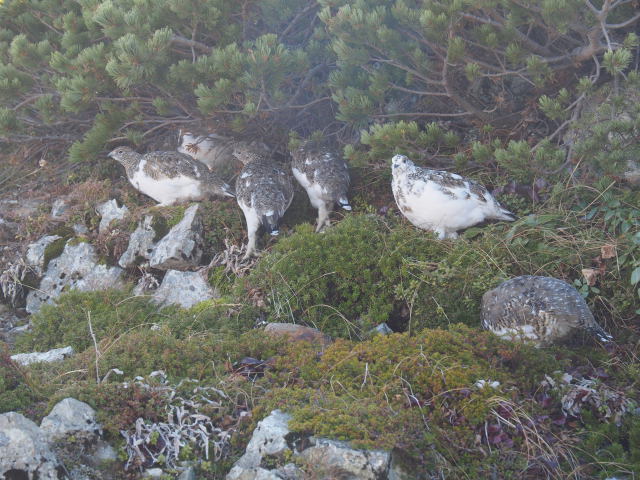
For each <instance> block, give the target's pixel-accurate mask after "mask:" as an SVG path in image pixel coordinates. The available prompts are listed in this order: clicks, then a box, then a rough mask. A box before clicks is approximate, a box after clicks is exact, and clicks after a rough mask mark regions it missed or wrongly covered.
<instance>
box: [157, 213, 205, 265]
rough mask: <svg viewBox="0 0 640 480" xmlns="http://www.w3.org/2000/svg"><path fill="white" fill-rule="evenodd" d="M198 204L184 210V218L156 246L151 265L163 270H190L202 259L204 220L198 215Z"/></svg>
mask: <svg viewBox="0 0 640 480" xmlns="http://www.w3.org/2000/svg"><path fill="white" fill-rule="evenodd" d="M197 213H198V205H192V206H191V207H189V208H187V210H186V211H185V212H184V217H182V220H180V222H179V223H178V224H177V225H176V226H174V227H173V228H172V229H171V230H170V231H169V233H167V234H166V235H165V236H164V237H163V238H162V239H161V240H160V241H159V242H158V244H157V245H156V246H155V248H154V249H153V251H152V252H151V257H150V258H149V265H150V266H151V267H153V268H159V269H161V270H170V269H173V270H188V269H190V268H193V267H197V266H198V265H199V262H200V260H201V259H202V253H203V249H202V244H203V239H202V231H203V227H202V221H201V220H200V218H199V217H198V215H197Z"/></svg>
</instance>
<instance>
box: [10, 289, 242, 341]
mask: <svg viewBox="0 0 640 480" xmlns="http://www.w3.org/2000/svg"><path fill="white" fill-rule="evenodd" d="M228 309H229V307H228V306H227V304H226V303H225V300H216V301H212V302H204V303H203V304H201V305H196V306H195V307H193V308H191V309H188V310H185V309H182V308H179V307H177V306H170V307H166V308H161V307H159V306H158V305H157V304H155V303H154V302H153V301H151V300H150V299H149V298H148V297H136V296H132V295H131V294H130V293H129V292H128V291H120V290H105V291H96V292H78V291H71V292H69V293H65V294H64V295H61V296H60V297H58V298H57V299H56V300H55V303H54V304H53V305H43V307H42V309H40V311H39V312H38V313H37V314H35V315H34V316H33V317H32V319H31V323H32V326H33V328H32V330H31V331H30V332H28V333H26V334H25V335H22V336H21V337H19V338H18V342H17V348H18V349H19V350H20V351H32V350H34V349H37V350H41V351H44V350H48V349H51V348H56V347H62V346H67V345H71V346H72V347H73V348H74V349H75V350H76V351H82V350H84V349H86V348H88V347H90V346H92V345H93V340H92V338H91V335H90V332H89V320H91V326H92V329H93V332H94V334H95V335H96V338H97V340H98V341H104V340H105V339H113V338H115V337H117V336H119V335H121V334H123V333H126V332H129V331H132V330H136V329H139V330H141V331H147V330H148V329H149V328H150V327H151V326H152V325H153V324H159V325H167V326H168V328H169V329H170V330H171V332H173V334H175V335H176V337H178V338H181V337H186V336H188V335H192V334H195V333H199V332H207V331H215V332H217V333H223V334H227V333H228V334H238V333H240V332H243V331H246V330H248V329H249V328H250V327H251V326H252V325H253V319H252V318H249V317H241V316H239V315H238V314H233V313H230V312H229V311H228Z"/></svg>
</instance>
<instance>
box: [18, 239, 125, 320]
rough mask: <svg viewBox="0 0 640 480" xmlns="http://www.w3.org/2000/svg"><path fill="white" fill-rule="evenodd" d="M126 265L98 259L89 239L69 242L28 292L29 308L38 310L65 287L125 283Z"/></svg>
mask: <svg viewBox="0 0 640 480" xmlns="http://www.w3.org/2000/svg"><path fill="white" fill-rule="evenodd" d="M121 274H122V269H120V268H118V267H108V266H106V265H102V264H99V263H98V257H97V255H96V251H95V248H94V247H93V246H92V245H90V244H88V243H86V242H80V243H74V241H73V240H71V241H70V242H67V244H66V245H65V247H64V250H63V252H62V255H60V256H59V257H58V258H55V259H53V260H51V261H50V262H49V265H48V266H47V271H46V273H45V275H44V277H43V278H42V281H41V282H40V285H39V287H38V288H37V289H35V290H32V291H30V292H29V294H28V296H27V312H29V313H35V312H37V311H38V310H39V309H40V307H41V305H42V304H43V303H51V301H52V300H53V299H54V298H56V297H58V296H59V295H60V294H61V293H62V292H63V290H65V289H67V290H69V289H75V290H80V291H83V292H88V291H93V290H104V289H107V288H112V287H119V286H121V279H120V277H121Z"/></svg>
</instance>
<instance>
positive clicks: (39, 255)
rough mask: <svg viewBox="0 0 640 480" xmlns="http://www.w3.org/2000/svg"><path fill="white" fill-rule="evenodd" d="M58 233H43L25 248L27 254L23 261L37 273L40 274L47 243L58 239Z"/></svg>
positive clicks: (49, 243)
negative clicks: (42, 235)
mask: <svg viewBox="0 0 640 480" xmlns="http://www.w3.org/2000/svg"><path fill="white" fill-rule="evenodd" d="M59 238H62V237H60V236H59V235H45V236H44V237H42V238H40V239H39V240H38V241H37V242H34V243H32V244H31V245H29V248H28V250H27V255H26V256H25V261H26V263H27V265H29V266H30V267H32V268H33V269H34V270H35V271H36V273H37V274H38V275H41V274H42V269H43V268H44V257H45V255H44V253H45V250H46V249H47V247H48V246H49V245H51V244H52V243H53V242H55V241H56V240H58V239H59Z"/></svg>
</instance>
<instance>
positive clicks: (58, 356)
mask: <svg viewBox="0 0 640 480" xmlns="http://www.w3.org/2000/svg"><path fill="white" fill-rule="evenodd" d="M74 353H75V352H74V351H73V348H72V347H64V348H54V349H53V350H49V351H48V352H31V353H17V354H15V355H11V360H13V361H14V362H16V363H19V364H20V365H30V364H32V363H40V362H44V363H52V362H59V361H61V360H64V359H65V358H67V357H70V356H71V355H73V354H74Z"/></svg>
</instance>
